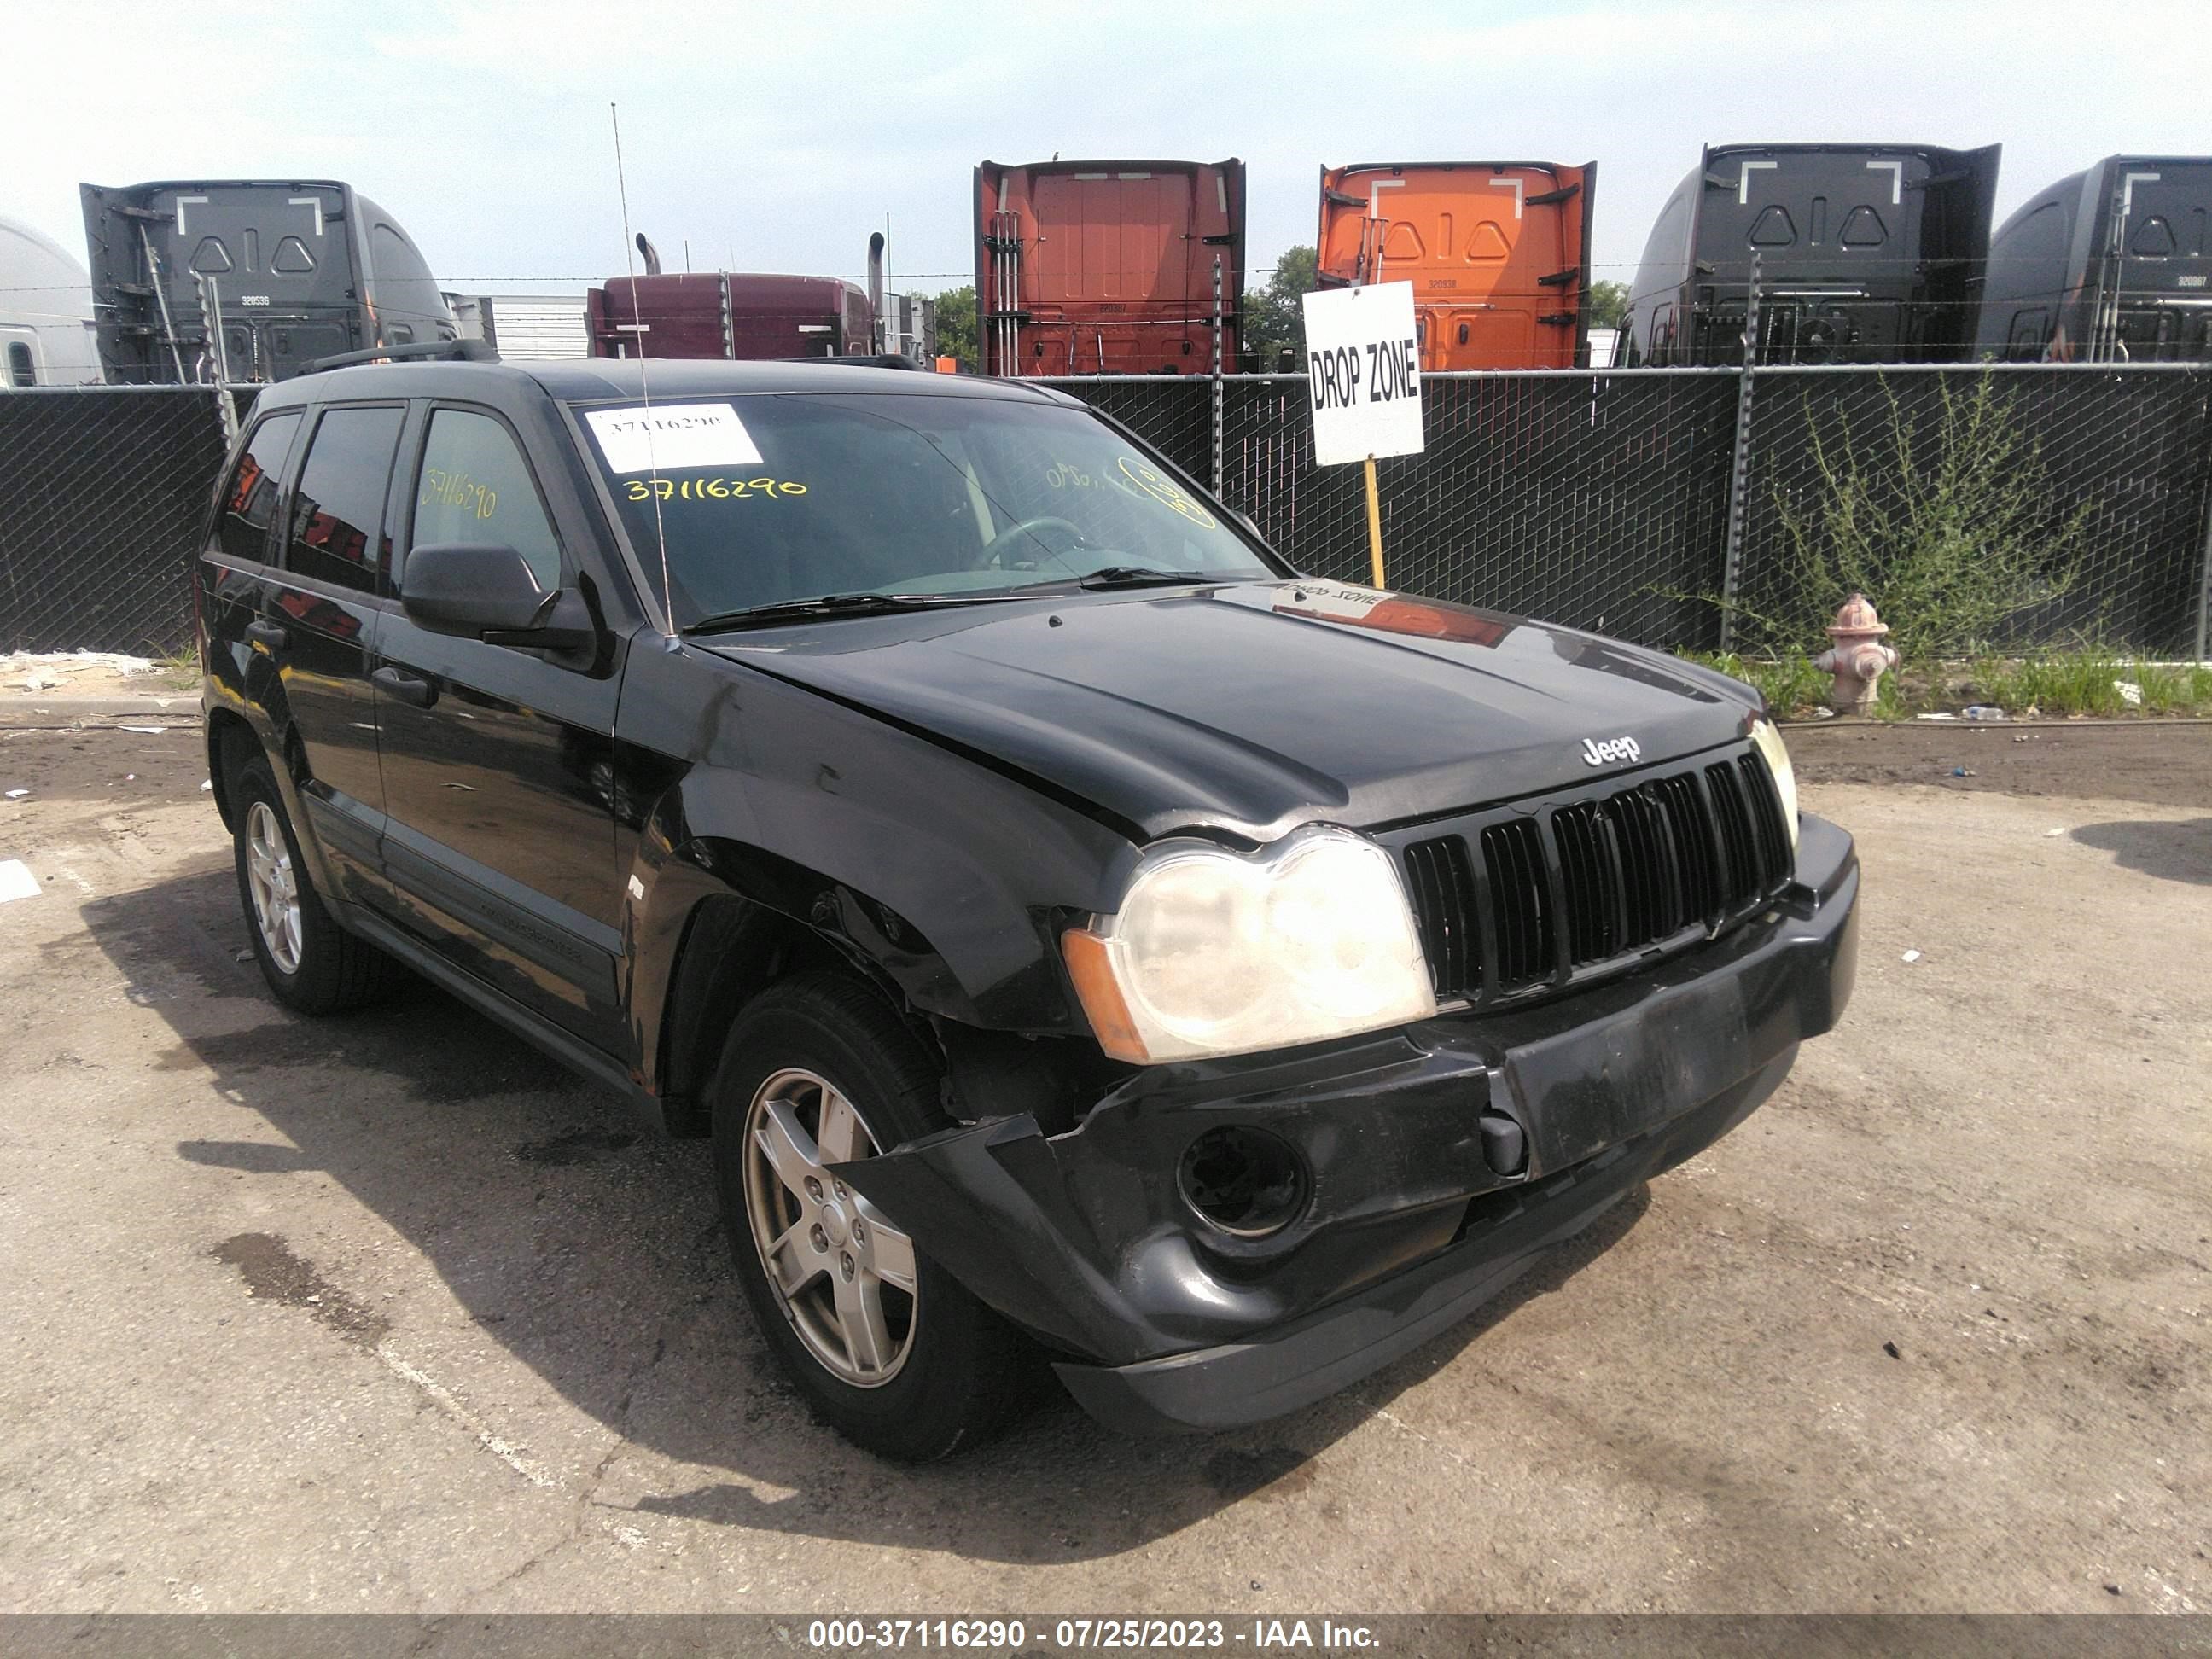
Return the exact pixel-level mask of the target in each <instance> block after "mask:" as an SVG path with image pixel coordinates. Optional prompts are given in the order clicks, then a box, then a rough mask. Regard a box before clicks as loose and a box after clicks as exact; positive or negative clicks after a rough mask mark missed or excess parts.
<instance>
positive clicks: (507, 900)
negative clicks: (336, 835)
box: [376, 404, 623, 1052]
mask: <svg viewBox="0 0 2212 1659" xmlns="http://www.w3.org/2000/svg"><path fill="white" fill-rule="evenodd" d="M409 479H410V483H409V489H410V494H409V496H408V501H409V503H410V514H411V525H410V528H409V530H408V532H407V536H406V543H407V545H408V546H409V547H410V548H412V547H428V546H432V545H435V544H440V543H455V542H471V543H479V544H482V543H492V544H501V545H504V546H508V547H513V548H514V549H516V550H518V551H520V553H521V554H522V556H524V558H525V559H526V560H527V561H528V562H529V563H530V567H531V568H532V572H533V573H534V574H536V575H537V577H538V584H539V586H541V587H543V588H544V589H545V590H546V591H547V592H551V591H552V590H553V589H555V588H556V587H559V586H562V585H563V584H564V583H571V582H573V581H574V573H575V570H576V563H575V560H574V556H573V552H574V550H564V549H563V548H562V543H561V538H560V537H559V536H558V534H556V532H555V529H554V527H553V521H552V516H551V515H550V513H548V512H547V511H546V508H545V504H544V495H543V494H542V492H541V491H540V489H538V483H537V479H536V477H535V476H534V475H533V472H532V467H531V464H530V461H529V459H528V457H527V455H526V452H525V450H524V448H523V446H522V444H521V443H520V441H519V440H518V439H517V437H516V435H515V434H514V431H513V428H511V427H510V426H509V425H508V424H507V422H506V421H505V420H503V419H502V418H501V416H498V415H495V414H494V413H493V412H492V411H490V410H486V409H478V408H473V407H463V406H459V405H454V404H441V405H437V406H435V407H434V408H432V409H431V410H429V412H428V420H427V422H425V424H424V427H423V430H422V441H421V443H420V446H419V450H418V453H417V454H416V457H415V459H414V462H413V465H411V467H410V471H409ZM398 586H399V591H400V592H401V593H402V594H403V596H404V592H405V590H406V567H405V562H404V559H403V560H402V562H401V564H400V569H399V576H398ZM378 652H379V656H380V664H379V666H378V669H377V672H376V686H377V691H376V697H377V724H378V727H379V730H380V733H381V743H382V754H383V765H384V792H385V801H386V807H387V809H388V811H389V813H390V823H389V825H388V827H387V829H386V836H385V843H384V863H385V869H386V873H387V875H388V876H389V877H390V878H391V881H392V887H393V890H394V893H395V896H396V899H397V902H398V904H399V905H400V906H401V911H402V914H401V917H400V919H401V921H403V923H404V925H405V926H406V927H408V928H409V929H410V931H412V932H414V933H416V934H418V935H419V936H421V937H422V938H423V939H426V940H427V941H428V942H429V943H430V944H431V945H434V946H435V948H436V949H438V950H439V951H442V952H443V953H445V954H446V955H447V957H449V958H450V959H452V960H453V963H454V964H455V965H456V966H458V967H459V968H461V969H465V971H467V972H469V973H471V974H472V975H476V976H477V978H479V979H482V980H483V981H486V982H487V983H489V985H491V986H492V987H493V988H495V989H496V990H499V991H501V992H503V993H505V994H507V995H508V996H510V997H512V998H513V1000H516V1001H517V1002H520V1003H521V1004H522V1005H524V1006H526V1007H528V1008H530V1009H532V1011H534V1012H538V1013H539V1014H541V1015H543V1016H544V1017H545V1018H549V1019H551V1020H553V1021H555V1022H556V1023H557V1024H561V1025H562V1026H565V1027H566V1028H567V1029H568V1030H570V1031H572V1032H574V1033H575V1034H576V1035H577V1036H581V1037H583V1038H585V1039H586V1041H588V1042H592V1044H594V1045H595V1046H597V1047H599V1048H604V1049H605V1050H608V1051H609V1052H615V1051H617V1050H618V1049H619V1048H621V1046H622V1043H623V1024H622V1018H621V1012H620V1009H619V1007H618V1006H617V1002H616V981H615V966H616V963H617V959H618V958H619V957H620V954H621V949H622V939H621V933H620V931H619V930H620V925H621V917H622V908H621V905H620V902H619V899H620V893H619V884H620V883H619V878H618V876H617V872H616V867H615V823H614V814H613V810H612V802H613V799H614V769H613V756H614V741H613V733H614V724H615V695H616V690H617V681H616V679H615V678H613V677H612V676H611V675H607V674H605V673H595V672H593V671H591V670H589V669H586V668H578V667H570V666H564V665H562V664H561V663H559V662H556V661H554V660H552V659H550V657H549V656H548V655H547V654H546V653H538V652H531V651H524V650H516V649H510V648H509V647H505V646H496V645H486V644H485V643H484V642H483V641H481V640H468V639H455V638H453V637H450V636H448V635H441V634H433V633H429V632H428V631H426V630H425V629H420V628H417V627H416V625H415V624H414V623H411V622H410V621H409V620H408V619H407V617H406V616H405V615H404V612H402V611H397V610H395V611H391V612H389V613H387V615H386V618H385V622H384V631H383V633H382V634H381V635H380V637H379V640H378Z"/></svg>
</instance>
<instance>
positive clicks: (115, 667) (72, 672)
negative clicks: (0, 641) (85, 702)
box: [0, 651, 154, 691]
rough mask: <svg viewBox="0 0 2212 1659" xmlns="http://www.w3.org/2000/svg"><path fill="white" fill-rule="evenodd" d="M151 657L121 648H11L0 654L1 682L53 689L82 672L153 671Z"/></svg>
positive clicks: (31, 689)
mask: <svg viewBox="0 0 2212 1659" xmlns="http://www.w3.org/2000/svg"><path fill="white" fill-rule="evenodd" d="M153 671H154V664H153V662H152V660H151V659H149V658H146V657H133V656H129V655H126V654H125V653H123V652H120V651H10V652H8V653H5V654H0V681H4V682H5V683H7V684H10V685H17V686H21V688H22V689H23V690H26V691H51V690H53V689H54V688H55V687H57V686H58V685H60V684H63V683H64V681H66V680H70V679H74V678H76V677H77V676H79V675H82V674H121V675H125V676H129V675H132V674H150V673H152V672H153Z"/></svg>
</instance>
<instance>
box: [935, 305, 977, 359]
mask: <svg viewBox="0 0 2212 1659" xmlns="http://www.w3.org/2000/svg"><path fill="white" fill-rule="evenodd" d="M937 355H938V356H940V357H957V358H958V359H959V360H960V367H961V368H963V369H966V370H967V371H968V372H969V374H974V373H975V368H976V356H975V283H967V284H965V285H963V286H962V287H960V288H948V289H945V292H944V293H942V294H940V295H938V296H937Z"/></svg>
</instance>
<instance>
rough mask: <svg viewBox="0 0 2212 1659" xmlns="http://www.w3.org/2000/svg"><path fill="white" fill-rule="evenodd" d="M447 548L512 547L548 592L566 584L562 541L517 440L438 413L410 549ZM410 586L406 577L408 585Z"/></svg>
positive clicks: (454, 412)
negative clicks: (461, 544) (471, 544)
mask: <svg viewBox="0 0 2212 1659" xmlns="http://www.w3.org/2000/svg"><path fill="white" fill-rule="evenodd" d="M441 542H477V543H490V544H494V545H496V546H501V547H511V548H513V549H514V550H515V551H517V552H518V553H520V554H521V555H522V556H523V558H524V560H525V561H526V562H527V563H528V564H529V566H530V574H532V575H533V576H535V577H537V578H538V586H539V587H541V588H543V589H544V590H545V592H549V593H550V592H552V591H553V590H554V589H555V588H556V587H558V586H561V543H560V540H559V538H556V536H555V535H554V533H553V524H552V520H550V519H548V518H547V517H546V516H545V504H544V501H541V500H539V499H538V486H537V484H536V483H535V482H533V481H532V478H531V476H530V464H529V462H527V461H526V460H525V459H523V455H522V450H521V448H520V446H518V445H517V444H516V442H515V441H514V435H513V433H511V432H509V431H508V430H507V428H506V426H505V425H504V424H503V423H502V422H499V421H496V420H495V419H493V418H492V417H491V416H489V415H478V414H475V413H472V412H471V410H465V409H440V410H433V411H432V412H431V416H430V431H429V435H428V437H427V438H425V439H424V441H423V444H422V473H421V476H420V477H417V478H416V482H415V529H414V532H413V534H412V535H411V536H410V538H409V542H408V544H409V545H410V546H411V547H432V546H435V545H437V544H440V543H441ZM403 580H404V579H403Z"/></svg>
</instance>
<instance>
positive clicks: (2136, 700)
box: [2112, 680, 2142, 708]
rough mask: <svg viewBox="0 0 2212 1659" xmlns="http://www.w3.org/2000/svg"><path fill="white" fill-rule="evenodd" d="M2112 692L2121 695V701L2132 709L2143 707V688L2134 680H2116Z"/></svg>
mask: <svg viewBox="0 0 2212 1659" xmlns="http://www.w3.org/2000/svg"><path fill="white" fill-rule="evenodd" d="M2112 690H2115V691H2117V692H2118V693H2119V694H2120V701H2121V702H2124V703H2126V704H2127V705H2128V706H2129V707H2130V708H2142V687H2141V686H2140V685H2137V684H2136V683H2135V682H2134V681H2133V680H2114V681H2113V682H2112Z"/></svg>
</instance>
